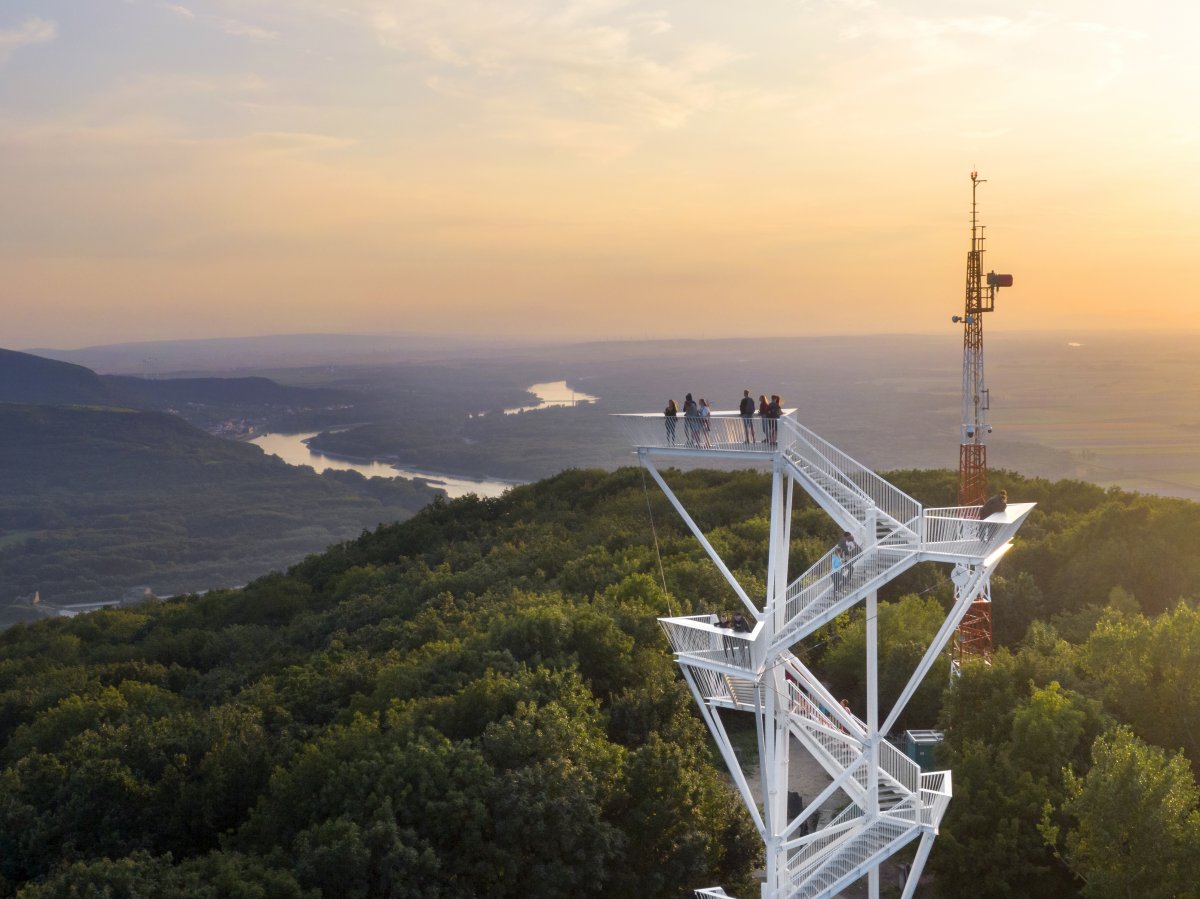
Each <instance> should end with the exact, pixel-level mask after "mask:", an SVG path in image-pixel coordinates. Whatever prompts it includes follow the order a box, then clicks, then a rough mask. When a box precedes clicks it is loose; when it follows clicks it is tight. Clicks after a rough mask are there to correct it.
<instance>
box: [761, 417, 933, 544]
mask: <svg viewBox="0 0 1200 899" xmlns="http://www.w3.org/2000/svg"><path fill="white" fill-rule="evenodd" d="M781 431H791V432H792V433H793V435H794V436H793V439H792V440H791V442H790V446H789V447H788V453H789V454H790V455H791V456H792V457H793V458H794V459H795V460H796V461H798V462H801V463H803V464H804V465H807V466H809V467H810V468H811V470H812V471H814V472H816V473H818V474H820V475H821V476H822V478H823V479H824V480H825V481H827V482H828V483H829V484H832V485H836V486H837V487H840V488H842V489H843V490H848V491H850V492H851V493H853V494H855V495H857V496H859V497H861V498H862V499H864V500H865V501H866V502H865V503H864V505H867V506H874V507H875V508H876V509H878V510H879V511H880V512H881V513H883V514H884V515H886V516H887V517H888V518H891V519H892V520H893V521H895V522H896V523H898V524H902V525H909V526H911V523H914V522H915V521H916V520H917V518H918V517H919V516H920V514H921V504H920V503H919V502H917V501H916V500H915V499H913V498H912V497H911V496H909V495H908V494H907V493H905V492H903V491H902V490H899V489H897V488H896V487H894V486H892V485H891V484H889V483H888V482H887V481H885V480H884V479H883V478H881V477H880V476H879V475H877V474H875V472H873V471H871V469H869V468H867V467H866V466H865V465H863V464H862V463H860V462H859V461H858V460H856V459H854V458H852V457H851V456H849V455H847V454H846V453H844V452H842V451H841V450H840V449H838V448H837V447H836V446H834V445H833V444H832V443H830V442H829V441H827V440H825V439H823V438H821V437H818V436H817V435H816V434H814V433H813V432H812V431H810V430H809V429H808V428H806V427H804V425H802V424H800V423H799V422H798V421H793V420H791V419H790V418H789V419H786V420H784V421H783V423H782V428H781ZM782 439H783V437H782V433H781V435H780V440H781V441H782ZM822 486H825V485H824V484H822ZM848 511H851V510H849V509H848Z"/></svg>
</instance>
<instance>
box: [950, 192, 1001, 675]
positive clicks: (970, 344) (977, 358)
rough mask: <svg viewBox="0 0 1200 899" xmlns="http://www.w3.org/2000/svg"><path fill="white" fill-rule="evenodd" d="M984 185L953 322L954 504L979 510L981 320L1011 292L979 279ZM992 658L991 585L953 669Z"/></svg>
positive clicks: (963, 632) (985, 396)
mask: <svg viewBox="0 0 1200 899" xmlns="http://www.w3.org/2000/svg"><path fill="white" fill-rule="evenodd" d="M984 183H986V181H985V179H982V178H980V177H979V173H978V172H971V249H970V251H969V252H968V253H967V285H966V303H965V305H964V310H963V314H962V315H961V316H959V315H956V316H954V317H953V318H952V319H951V321H953V322H955V323H958V322H962V326H963V367H962V426H961V443H960V444H959V448H958V504H959V505H960V506H977V505H979V504H981V503H983V502H984V501H985V500H986V499H987V495H988V485H987V435H989V434H990V433H992V427H991V425H989V424H988V420H987V413H988V410H989V409H990V408H991V394H990V393H989V391H988V388H987V384H986V381H985V379H984V368H983V314H984V313H985V312H992V311H993V310H994V309H995V308H996V291H997V290H999V289H1000V288H1001V287H1011V286H1012V283H1013V278H1012V275H998V274H996V273H995V272H994V271H993V272H988V274H987V277H986V278H985V277H984V275H983V253H984V249H983V244H984V226H983V225H981V224H980V223H979V206H978V201H977V194H978V191H979V185H981V184H984ZM991 658H992V601H991V585H990V583H985V584H984V586H983V589H982V591H981V592H980V594H979V596H978V597H977V598H976V599H975V601H974V602H973V603H972V605H971V608H970V609H969V610H968V612H967V615H966V616H965V617H964V618H963V621H962V624H961V626H960V627H959V630H958V633H957V634H955V639H954V658H953V664H954V666H955V669H956V670H957V669H958V668H959V667H961V665H962V663H963V662H964V661H967V660H969V659H979V660H981V661H983V662H985V663H990V661H991Z"/></svg>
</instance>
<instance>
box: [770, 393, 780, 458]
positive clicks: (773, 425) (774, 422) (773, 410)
mask: <svg viewBox="0 0 1200 899" xmlns="http://www.w3.org/2000/svg"><path fill="white" fill-rule="evenodd" d="M767 418H768V427H770V429H771V432H770V434H768V435H767V437H768V438H769V439H768V440H767V442H768V443H769V444H771V446H775V445H777V444H778V443H779V419H781V418H783V400H782V399H780V397H779V394H778V393H773V394H771V404H770V405H769V406H768V407H767Z"/></svg>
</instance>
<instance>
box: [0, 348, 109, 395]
mask: <svg viewBox="0 0 1200 899" xmlns="http://www.w3.org/2000/svg"><path fill="white" fill-rule="evenodd" d="M117 402H118V400H117V398H116V397H115V395H114V393H113V389H112V387H111V386H110V385H109V384H107V383H105V381H104V380H103V379H102V378H101V377H100V376H99V375H97V374H96V373H95V372H94V371H92V370H91V369H89V368H84V367H83V366H82V365H72V364H70V363H67V362H56V361H54V360H53V359H43V358H41V357H40V356H32V355H30V354H29V353H18V352H16V351H14V350H5V349H0V403H35V404H36V403H49V404H53V405H61V404H69V405H112V404H114V403H117Z"/></svg>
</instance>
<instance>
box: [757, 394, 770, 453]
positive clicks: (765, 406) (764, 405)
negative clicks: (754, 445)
mask: <svg viewBox="0 0 1200 899" xmlns="http://www.w3.org/2000/svg"><path fill="white" fill-rule="evenodd" d="M758 417H759V419H760V420H761V421H762V432H763V443H766V442H767V419H768V418H770V417H771V404H770V403H768V402H767V395H766V394H765V393H760V394H759V395H758Z"/></svg>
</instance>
